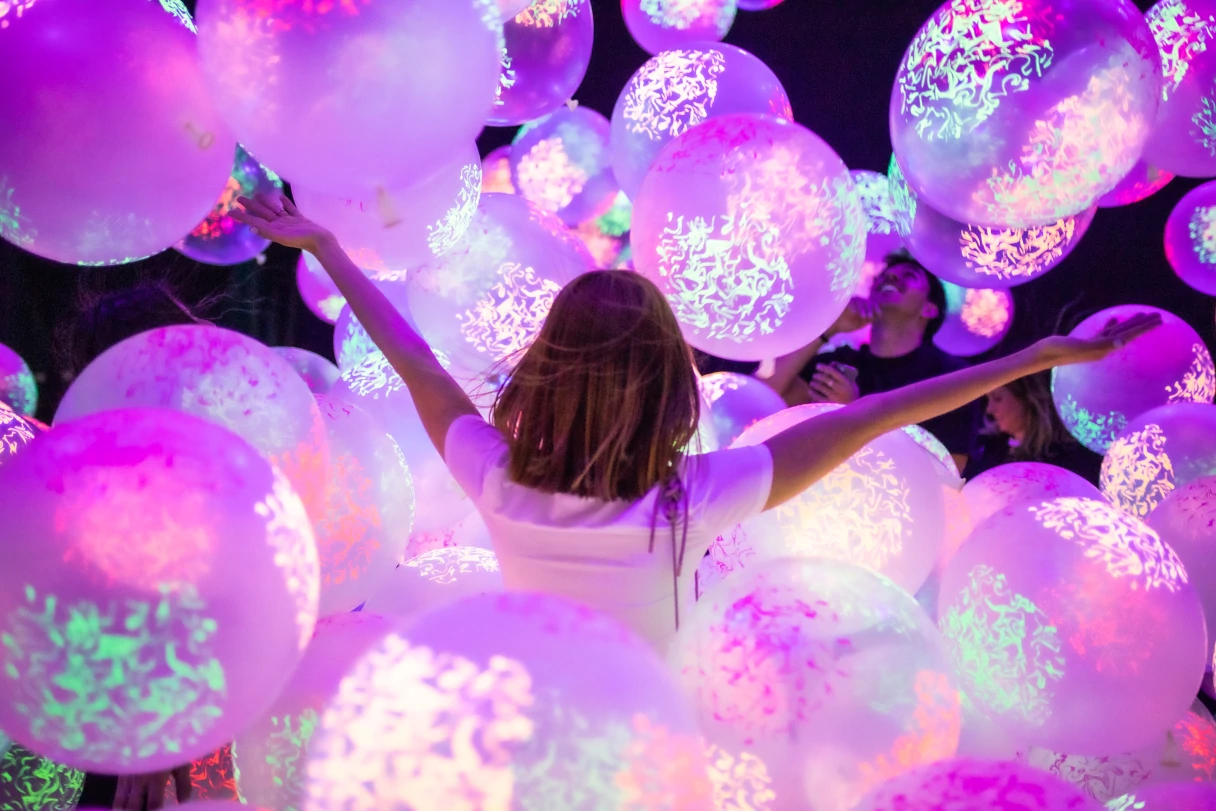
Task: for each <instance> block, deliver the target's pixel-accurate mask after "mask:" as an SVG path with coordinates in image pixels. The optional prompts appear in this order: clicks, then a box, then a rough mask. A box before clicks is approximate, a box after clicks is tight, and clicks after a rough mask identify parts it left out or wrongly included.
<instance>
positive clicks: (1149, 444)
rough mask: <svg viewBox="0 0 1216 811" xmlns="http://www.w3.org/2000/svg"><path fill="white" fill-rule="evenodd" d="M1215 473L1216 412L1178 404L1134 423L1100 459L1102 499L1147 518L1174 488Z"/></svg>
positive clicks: (1201, 405)
mask: <svg viewBox="0 0 1216 811" xmlns="http://www.w3.org/2000/svg"><path fill="white" fill-rule="evenodd" d="M1213 472H1216V407H1214V406H1212V405H1210V404H1205V403H1179V404H1177V405H1169V406H1162V407H1161V408H1155V409H1153V410H1152V411H1149V412H1147V413H1145V414H1142V415H1141V416H1140V417H1139V418H1138V419H1135V420H1133V421H1132V422H1131V423H1130V424H1128V426H1127V427H1126V428H1124V429H1123V432H1122V433H1121V434H1119V436H1118V437H1116V439H1115V441H1114V442H1112V443H1111V444H1110V449H1109V450H1107V452H1106V456H1105V457H1104V458H1103V460H1102V479H1101V485H1102V494H1103V495H1104V496H1106V497H1107V498H1108V499H1110V501H1111V503H1112V504H1114V505H1116V506H1117V507H1118V508H1119V509H1121V510H1123V511H1124V512H1126V513H1128V514H1130V515H1137V516H1140V517H1141V518H1147V517H1148V516H1149V515H1151V514H1152V512H1153V510H1155V509H1156V508H1157V505H1159V504H1160V503H1161V502H1162V501H1164V500H1165V498H1166V496H1168V495H1169V494H1170V493H1172V492H1174V490H1175V489H1177V488H1179V487H1182V486H1183V485H1186V484H1190V483H1191V482H1193V481H1196V480H1198V479H1201V478H1204V477H1205V476H1211V475H1213Z"/></svg>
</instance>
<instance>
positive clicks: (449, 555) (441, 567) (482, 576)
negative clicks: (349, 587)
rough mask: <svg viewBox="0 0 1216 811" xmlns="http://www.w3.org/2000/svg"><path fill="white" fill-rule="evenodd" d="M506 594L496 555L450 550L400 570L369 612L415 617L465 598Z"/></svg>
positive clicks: (374, 597) (435, 551) (459, 548)
mask: <svg viewBox="0 0 1216 811" xmlns="http://www.w3.org/2000/svg"><path fill="white" fill-rule="evenodd" d="M502 590H503V582H502V570H501V569H499V567H498V558H497V557H495V555H494V552H493V551H491V550H489V549H479V548H477V547H472V546H446V547H441V548H439V549H433V550H431V551H430V552H423V553H422V554H421V555H416V556H414V557H412V558H410V559H409V560H407V561H405V562H404V563H402V564H401V565H400V566H398V567H397V568H396V570H395V571H393V572H392V573H391V576H390V577H389V579H388V580H387V581H386V582H385V583H384V585H383V586H382V587H381V588H380V589H378V590H377V592H376V593H375V594H373V595H372V596H371V598H370V599H369V600H368V601H367V608H368V610H369V611H376V612H378V613H381V614H386V615H388V616H392V617H411V616H413V615H414V614H417V613H419V612H420V611H425V610H427V609H431V608H434V607H436V606H441V605H445V604H447V603H451V602H455V601H456V600H460V599H463V598H465V597H470V596H473V595H477V594H493V593H495V592H499V591H502Z"/></svg>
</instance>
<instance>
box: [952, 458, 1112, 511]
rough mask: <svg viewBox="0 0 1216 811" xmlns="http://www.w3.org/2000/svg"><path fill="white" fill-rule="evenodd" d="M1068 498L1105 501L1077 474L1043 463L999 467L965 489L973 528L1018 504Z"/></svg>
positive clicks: (1014, 463)
mask: <svg viewBox="0 0 1216 811" xmlns="http://www.w3.org/2000/svg"><path fill="white" fill-rule="evenodd" d="M1065 497H1072V498H1086V499H1091V500H1102V494H1101V493H1100V492H1099V491H1098V488H1096V487H1094V486H1093V485H1092V484H1090V483H1089V482H1087V481H1086V480H1085V479H1082V478H1081V477H1080V476H1078V475H1077V474H1076V473H1073V472H1072V471H1071V470H1065V469H1064V468H1062V467H1056V466H1055V465H1047V464H1043V463H1042V462H1011V463H1009V464H1006V465H998V466H997V467H994V468H992V469H991V470H985V471H984V472H983V473H981V474H979V475H978V476H976V477H975V478H973V479H971V480H970V481H968V482H967V484H966V485H964V487H963V501H964V503H965V504H966V509H967V514H968V517H969V518H970V520H971V523H972V525H973V526H979V525H980V524H982V523H984V522H985V521H987V520H988V519H989V518H991V517H992V516H994V515H996V514H997V513H998V512H1000V511H1001V510H1004V509H1005V508H1006V507H1012V506H1014V505H1015V504H1022V503H1026V502H1040V501H1050V500H1052V499H1054V498H1065Z"/></svg>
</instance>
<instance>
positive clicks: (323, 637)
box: [233, 611, 393, 809]
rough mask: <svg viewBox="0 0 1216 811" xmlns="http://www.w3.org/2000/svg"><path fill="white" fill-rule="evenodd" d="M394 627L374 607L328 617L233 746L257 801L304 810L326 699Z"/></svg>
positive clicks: (244, 787)
mask: <svg viewBox="0 0 1216 811" xmlns="http://www.w3.org/2000/svg"><path fill="white" fill-rule="evenodd" d="M391 627H393V623H392V621H391V620H388V619H386V618H384V617H382V616H380V615H378V614H373V613H370V612H368V611H355V612H348V613H345V614H337V615H335V616H332V617H324V618H322V619H320V620H318V621H317V627H316V631H315V632H314V633H313V636H312V640H311V641H310V642H309V643H308V649H307V650H305V651H304V658H303V660H302V661H301V662H300V666H299V667H297V668H296V670H295V672H294V673H293V674H292V676H291V680H290V681H289V682H287V685H286V686H285V687H284V688H283V691H282V692H280V693H279V695H278V697H277V698H276V699H275V700H274V703H273V704H272V705H271V706H270V707H269V708H267V709H265V710H264V711H262V712H261V713H260V714H259V715H258V716H257V718H256V719H253V718H251V719H249V724H248V725H247V726H246V727H245V728H244V729H242V730H241V733H240V734H239V735H238V736H237V738H236V741H235V743H234V745H233V758H234V760H235V762H236V766H237V768H238V769H239V770H240V789H241V795H242V796H243V797H244V798H245V801H246V802H248V803H250V804H251V805H256V806H265V807H266V808H271V809H299V808H302V807H303V801H304V779H305V773H304V772H305V767H306V765H307V762H308V760H307V759H308V750H309V743H310V742H311V740H312V735H313V732H315V731H316V728H317V721H318V720H319V717H320V714H321V712H322V711H323V710H324V707H325V704H326V702H328V701H329V700H330V699H332V698H333V697H334V695H336V694H337V692H338V685H339V683H340V682H341V681H342V677H343V676H344V675H345V674H346V670H347V668H348V667H349V666H350V665H351V664H352V662H354V660H356V659H357V658H358V657H359V656H361V655H362V654H363V653H364V652H365V651H366V650H367V649H368V648H369V647H371V646H372V645H373V644H374V643H375V642H376V641H377V640H378V639H379V638H380V637H381V636H383V635H384V633H385V632H386V631H388V630H389V629H390V628H391Z"/></svg>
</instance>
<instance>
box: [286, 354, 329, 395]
mask: <svg viewBox="0 0 1216 811" xmlns="http://www.w3.org/2000/svg"><path fill="white" fill-rule="evenodd" d="M272 348H273V349H274V351H275V353H277V354H278V356H279V357H281V358H282V359H283V360H285V361H287V362H288V363H290V364H291V368H293V369H295V370H296V374H298V375H299V376H300V378H301V379H302V380H303V381H304V382H305V383H307V384H308V390H309V391H311V392H312V393H313V394H324V393H325V392H327V391H329V390H330V389H331V388H333V385H334V384H335V383H337V382H338V375H340V374H341V372H340V371H339V370H338V367H337V366H335V365H334V364H332V363H330V362H329V361H328V360H326V359H325V358H323V357H321V356H320V355H318V354H317V353H316V352H309V351H308V350H307V349H300V348H299V347H296V346H276V347H272Z"/></svg>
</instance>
